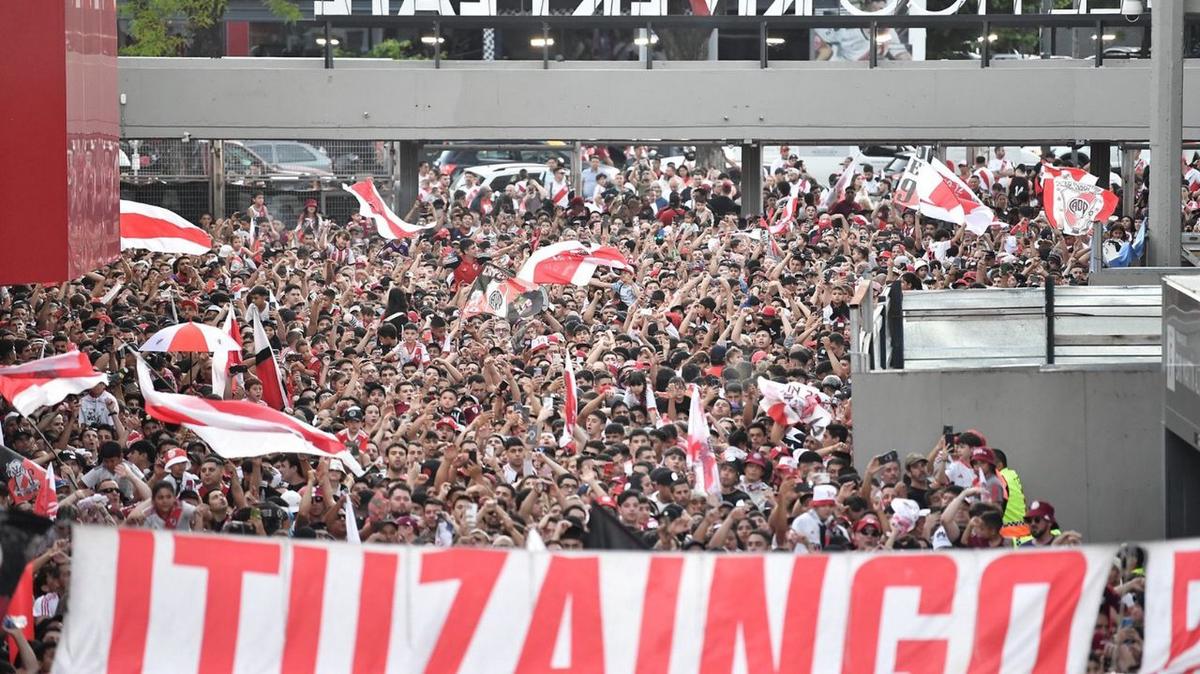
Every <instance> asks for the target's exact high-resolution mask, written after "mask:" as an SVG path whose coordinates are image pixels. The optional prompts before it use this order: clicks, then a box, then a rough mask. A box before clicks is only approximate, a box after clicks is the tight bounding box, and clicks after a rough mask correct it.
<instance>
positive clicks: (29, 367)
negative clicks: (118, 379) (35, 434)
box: [0, 351, 108, 416]
mask: <svg viewBox="0 0 1200 674" xmlns="http://www.w3.org/2000/svg"><path fill="white" fill-rule="evenodd" d="M105 381H108V375H106V374H104V373H101V372H96V369H95V368H94V367H92V361H91V360H89V359H88V357H87V356H86V355H84V354H83V353H82V352H80V351H70V352H68V353H63V354H59V355H57V356H50V357H49V358H39V359H38V360H33V361H30V362H28V363H22V364H21V365H13V366H10V367H0V396H4V398H6V399H7V400H8V402H10V403H12V406H13V407H15V408H17V411H18V412H20V413H21V414H24V415H26V416H28V415H30V414H33V412H34V411H36V410H37V409H38V408H39V407H42V406H44V405H53V404H55V403H57V402H59V401H61V400H62V399H63V398H66V397H67V396H68V395H71V394H75V393H82V392H84V391H86V390H88V389H90V388H92V387H93V386H95V385H96V384H99V383H102V382H105Z"/></svg>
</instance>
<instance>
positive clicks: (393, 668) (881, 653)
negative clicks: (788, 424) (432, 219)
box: [54, 527, 1116, 674]
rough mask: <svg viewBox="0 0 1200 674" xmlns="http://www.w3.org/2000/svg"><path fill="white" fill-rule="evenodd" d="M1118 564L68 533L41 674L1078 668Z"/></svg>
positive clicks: (1002, 555)
mask: <svg viewBox="0 0 1200 674" xmlns="http://www.w3.org/2000/svg"><path fill="white" fill-rule="evenodd" d="M1115 552H1116V547H1115V546H1090V547H1082V548H1053V549H1048V550H1040V551H1039V550H1035V551H1012V550H1005V551H987V552H984V551H975V552H948V553H918V552H906V553H900V554H890V555H876V554H854V553H844V554H837V555H829V556H826V555H819V554H814V555H788V554H767V555H749V554H745V555H695V554H677V555H671V554H652V553H622V552H606V553H586V552H585V553H575V554H552V553H546V552H527V551H524V550H508V551H505V550H498V549H479V548H469V547H456V548H445V549H438V548H432V547H429V548H418V547H400V546H376V545H346V544H340V543H319V542H316V541H303V542H302V541H300V540H287V539H283V540H280V539H277V538H270V539H268V538H257V539H256V538H245V537H235V536H197V535H190V534H172V533H170V532H161V531H154V532H152V531H147V530H138V529H130V528H119V529H118V528H92V527H79V528H76V529H75V535H74V537H73V540H72V558H73V560H74V561H75V562H76V563H75V564H72V567H71V568H72V574H71V575H72V578H71V582H72V588H71V612H70V615H69V617H68V619H67V624H66V631H65V633H64V635H63V637H62V639H61V640H60V641H59V644H58V651H57V657H56V660H55V663H54V671H55V672H58V673H66V672H70V673H71V674H88V673H91V672H135V671H144V670H145V671H163V672H173V673H177V674H189V673H192V672H288V674H303V673H306V672H316V671H321V672H350V671H355V672H397V673H406V674H407V673H413V674H419V673H421V672H429V673H436V674H454V673H455V672H482V673H488V672H505V673H511V672H517V673H528V672H551V671H563V672H566V671H570V672H584V673H595V674H601V673H604V672H642V673H646V674H650V673H662V674H667V673H668V672H671V673H674V674H685V673H688V674H690V673H692V672H735V671H742V672H791V673H796V674H808V673H812V672H820V673H831V674H832V673H836V672H847V673H854V674H858V673H868V674H869V673H876V672H886V673H889V674H890V673H891V672H920V673H925V672H967V671H970V672H1001V671H1004V672H1008V671H1012V672H1030V671H1033V672H1039V673H1044V674H1049V673H1051V672H1054V673H1062V674H1068V673H1072V674H1073V673H1076V672H1083V671H1085V670H1086V669H1087V659H1088V652H1089V650H1090V648H1091V642H1092V631H1093V627H1094V626H1095V623H1096V615H1097V611H1098V608H1099V604H1100V599H1101V595H1102V594H1103V589H1104V582H1105V579H1106V577H1107V574H1108V570H1109V569H1110V568H1111V562H1112V557H1113V554H1114V553H1115Z"/></svg>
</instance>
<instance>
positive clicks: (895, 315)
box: [887, 281, 904, 370]
mask: <svg viewBox="0 0 1200 674" xmlns="http://www.w3.org/2000/svg"><path fill="white" fill-rule="evenodd" d="M887 327H888V339H889V341H890V342H891V345H892V352H891V358H890V362H889V363H888V367H889V368H891V369H893V370H903V369H904V291H903V290H901V289H900V282H899V281H894V282H892V287H891V288H889V289H888V303H887Z"/></svg>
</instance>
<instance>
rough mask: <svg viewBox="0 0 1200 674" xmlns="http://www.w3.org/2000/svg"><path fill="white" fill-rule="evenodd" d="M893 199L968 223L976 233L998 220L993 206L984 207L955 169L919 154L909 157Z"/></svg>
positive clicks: (922, 211) (941, 217) (948, 219)
mask: <svg viewBox="0 0 1200 674" xmlns="http://www.w3.org/2000/svg"><path fill="white" fill-rule="evenodd" d="M892 200H893V201H894V202H895V203H896V204H897V205H900V206H903V207H905V208H910V209H912V210H914V211H917V212H919V213H920V214H921V215H924V216H928V217H931V218H937V219H938V220H945V221H946V222H953V223H954V224H956V225H966V226H967V230H968V231H971V232H974V233H975V234H983V233H984V232H985V231H987V228H988V227H989V226H991V224H992V221H994V220H995V219H996V216H995V214H994V213H993V212H992V209H990V208H988V207H987V206H984V205H983V202H982V201H980V200H979V197H978V196H976V195H975V193H974V192H972V191H971V188H970V187H968V186H967V184H966V183H964V182H963V181H962V179H961V178H959V177H958V176H957V175H955V174H954V172H952V171H951V170H950V169H948V168H946V167H945V166H944V165H943V164H942V163H941V162H936V161H935V162H933V163H930V162H927V161H924V160H922V159H919V158H917V157H911V158H910V159H909V160H908V166H907V167H906V168H905V170H904V175H902V176H901V177H900V182H898V183H897V184H896V194H895V196H894V197H893V199H892Z"/></svg>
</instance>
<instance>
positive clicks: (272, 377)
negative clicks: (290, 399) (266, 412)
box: [250, 311, 290, 410]
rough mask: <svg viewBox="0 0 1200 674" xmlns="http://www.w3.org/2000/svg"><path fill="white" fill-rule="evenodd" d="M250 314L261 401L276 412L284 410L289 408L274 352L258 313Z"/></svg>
mask: <svg viewBox="0 0 1200 674" xmlns="http://www.w3.org/2000/svg"><path fill="white" fill-rule="evenodd" d="M250 313H251V319H252V320H253V322H254V372H255V374H256V375H258V380H259V381H261V382H262V387H263V400H264V401H266V403H267V404H268V405H270V406H271V407H274V408H275V409H277V410H282V409H285V408H287V407H290V406H289V405H287V404H286V398H285V397H284V392H283V380H282V379H281V378H280V377H279V364H278V363H277V362H275V350H274V349H272V348H271V340H269V339H267V331H266V330H264V329H263V325H262V319H261V318H260V317H259V315H258V312H257V311H252V312H250Z"/></svg>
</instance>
